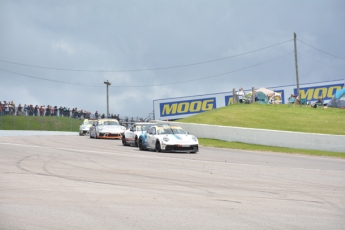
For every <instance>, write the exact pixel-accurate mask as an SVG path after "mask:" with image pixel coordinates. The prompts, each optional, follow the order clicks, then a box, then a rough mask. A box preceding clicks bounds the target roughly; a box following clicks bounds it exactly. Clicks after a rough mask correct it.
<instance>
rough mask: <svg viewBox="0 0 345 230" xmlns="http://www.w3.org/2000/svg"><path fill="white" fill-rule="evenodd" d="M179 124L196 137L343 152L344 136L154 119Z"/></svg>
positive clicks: (344, 147) (344, 145)
mask: <svg viewBox="0 0 345 230" xmlns="http://www.w3.org/2000/svg"><path fill="white" fill-rule="evenodd" d="M156 122H157V123H169V124H174V125H178V126H181V127H182V128H183V129H184V130H185V131H187V132H189V133H191V134H193V135H195V136H196V137H197V138H210V139H217V140H224V141H229V142H230V141H231V142H243V143H248V144H258V145H267V146H277V147H287V148H297V149H311V150H324V151H332V152H344V153H345V136H344V135H329V134H313V133H300V132H288V131H277V130H266V129H250V128H238V127H231V126H217V125H204V124H193V123H182V122H166V121H156Z"/></svg>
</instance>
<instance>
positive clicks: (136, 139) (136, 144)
mask: <svg viewBox="0 0 345 230" xmlns="http://www.w3.org/2000/svg"><path fill="white" fill-rule="evenodd" d="M134 147H138V137H137V136H135V140H134Z"/></svg>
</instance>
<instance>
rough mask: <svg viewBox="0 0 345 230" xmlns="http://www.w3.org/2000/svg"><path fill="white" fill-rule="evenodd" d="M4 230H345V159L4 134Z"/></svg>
mask: <svg viewBox="0 0 345 230" xmlns="http://www.w3.org/2000/svg"><path fill="white" fill-rule="evenodd" d="M0 162H1V166H0V191H1V193H0V202H1V204H0V229H140V230H142V229H150V230H152V229H174V230H175V229H198V230H200V229H265V230H266V229H303V230H305V229H312V230H315V229H344V226H345V160H342V159H338V158H329V157H315V156H304V155H297V154H280V153H269V152H259V151H240V150H231V149H219V148H208V147H204V146H200V151H199V152H198V153H196V154H189V153H182V154H181V153H159V152H152V151H139V149H138V148H135V147H129V146H122V143H121V141H120V140H99V139H90V138H89V137H88V136H78V133H65V132H35V131H27V132H24V131H12V132H10V131H0Z"/></svg>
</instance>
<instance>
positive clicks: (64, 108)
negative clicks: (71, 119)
mask: <svg viewBox="0 0 345 230" xmlns="http://www.w3.org/2000/svg"><path fill="white" fill-rule="evenodd" d="M62 114H63V116H64V117H67V108H66V106H65V107H63V109H62Z"/></svg>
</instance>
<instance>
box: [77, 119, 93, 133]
mask: <svg viewBox="0 0 345 230" xmlns="http://www.w3.org/2000/svg"><path fill="white" fill-rule="evenodd" d="M96 121H97V120H91V119H84V121H83V123H82V124H80V125H79V135H80V136H84V135H85V134H86V135H88V134H89V131H90V127H91V126H92V124H93V123H94V122H96Z"/></svg>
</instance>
